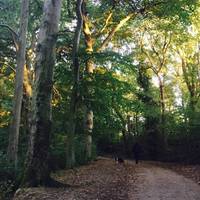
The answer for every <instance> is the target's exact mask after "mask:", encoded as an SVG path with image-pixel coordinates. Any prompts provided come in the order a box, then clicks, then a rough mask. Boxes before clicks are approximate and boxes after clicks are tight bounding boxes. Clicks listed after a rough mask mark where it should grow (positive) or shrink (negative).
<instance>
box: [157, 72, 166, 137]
mask: <svg viewBox="0 0 200 200" xmlns="http://www.w3.org/2000/svg"><path fill="white" fill-rule="evenodd" d="M157 77H158V80H159V89H160V105H161V126H162V127H161V129H162V134H163V136H164V131H165V129H164V126H165V102H164V101H165V99H164V85H163V82H162V80H161V78H160V76H159V75H157Z"/></svg>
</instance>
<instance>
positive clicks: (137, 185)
mask: <svg viewBox="0 0 200 200" xmlns="http://www.w3.org/2000/svg"><path fill="white" fill-rule="evenodd" d="M53 177H54V178H55V179H56V180H58V181H60V182H62V183H67V184H70V185H71V186H72V187H68V188H28V189H20V190H18V192H17V193H16V196H15V198H14V200H175V199H176V200H200V187H199V186H198V184H196V183H194V182H193V181H191V180H190V179H187V178H184V177H183V176H181V175H178V174H177V173H175V172H173V171H171V170H167V169H163V168H161V167H157V166H155V165H152V164H149V163H146V162H144V163H140V164H139V165H135V164H134V162H133V161H125V164H119V163H115V162H114V160H112V159H109V158H99V159H98V161H96V162H92V163H91V164H89V165H86V166H82V167H79V168H77V169H75V170H63V171H60V172H58V173H56V174H54V175H53Z"/></svg>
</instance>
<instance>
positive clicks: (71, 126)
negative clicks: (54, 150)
mask: <svg viewBox="0 0 200 200" xmlns="http://www.w3.org/2000/svg"><path fill="white" fill-rule="evenodd" d="M82 3H83V0H77V5H76V15H77V26H76V31H75V35H74V44H73V49H72V61H73V88H72V95H71V102H70V116H69V122H68V130H69V132H68V137H67V144H68V146H67V159H66V161H67V162H66V166H67V168H72V167H74V165H75V162H76V159H75V144H74V140H75V138H74V137H75V129H76V112H77V106H78V100H79V76H80V72H79V71H80V65H79V58H78V50H79V44H80V36H81V30H82V26H83V16H82Z"/></svg>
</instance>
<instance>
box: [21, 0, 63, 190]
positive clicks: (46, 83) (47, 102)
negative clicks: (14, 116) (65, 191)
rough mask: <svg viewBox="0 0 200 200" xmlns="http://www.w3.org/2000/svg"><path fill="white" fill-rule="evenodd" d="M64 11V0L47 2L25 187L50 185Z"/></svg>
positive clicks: (37, 51) (41, 32)
mask: <svg viewBox="0 0 200 200" xmlns="http://www.w3.org/2000/svg"><path fill="white" fill-rule="evenodd" d="M60 12H61V0H56V1H55V0H46V1H45V3H44V11H43V18H42V23H41V27H40V30H39V37H38V44H37V49H36V64H35V70H36V71H35V84H34V90H33V102H32V107H33V112H32V124H31V135H30V143H29V149H28V155H27V166H26V170H25V174H24V180H23V184H24V185H26V186H38V185H48V184H50V182H49V181H50V169H49V167H48V155H49V139H50V133H51V99H52V88H53V81H52V79H53V68H54V64H55V45H56V38H57V33H58V24H59V19H60Z"/></svg>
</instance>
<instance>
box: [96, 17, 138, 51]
mask: <svg viewBox="0 0 200 200" xmlns="http://www.w3.org/2000/svg"><path fill="white" fill-rule="evenodd" d="M133 16H135V14H133V13H131V14H129V15H127V16H126V17H125V18H124V19H122V20H121V21H120V22H119V24H117V26H116V27H114V28H113V29H112V30H111V32H110V33H109V34H108V36H107V37H106V39H105V40H104V41H103V43H102V45H101V46H100V47H99V48H98V49H97V52H100V51H102V50H104V49H105V47H106V46H107V44H108V43H109V42H110V40H111V39H112V37H113V36H114V35H115V33H116V32H117V31H118V30H119V29H120V28H121V27H122V26H123V25H124V24H125V23H126V22H127V21H129V20H130V19H131V18H132V17H133Z"/></svg>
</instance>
